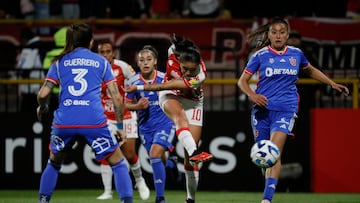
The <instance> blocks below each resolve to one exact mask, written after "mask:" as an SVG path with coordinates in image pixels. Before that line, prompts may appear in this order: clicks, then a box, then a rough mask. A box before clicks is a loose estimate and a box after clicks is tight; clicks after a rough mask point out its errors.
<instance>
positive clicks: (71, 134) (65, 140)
mask: <svg viewBox="0 0 360 203" xmlns="http://www.w3.org/2000/svg"><path fill="white" fill-rule="evenodd" d="M77 137H83V138H84V139H85V140H86V142H87V144H88V145H89V146H90V147H91V148H92V149H93V151H94V152H95V158H96V160H102V159H104V158H105V157H107V156H108V155H109V154H111V153H113V152H114V151H115V149H116V148H117V147H119V143H118V142H117V141H116V138H115V137H114V136H111V132H110V129H109V127H108V125H106V126H104V127H100V128H56V127H54V126H52V130H51V138H50V150H51V151H52V153H54V154H57V153H58V152H61V151H66V150H68V149H71V147H72V146H73V144H74V143H75V141H76V139H77Z"/></svg>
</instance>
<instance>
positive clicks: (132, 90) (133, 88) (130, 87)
mask: <svg viewBox="0 0 360 203" xmlns="http://www.w3.org/2000/svg"><path fill="white" fill-rule="evenodd" d="M136 90H137V87H136V85H131V86H128V87H125V88H124V91H125V92H135V91H136Z"/></svg>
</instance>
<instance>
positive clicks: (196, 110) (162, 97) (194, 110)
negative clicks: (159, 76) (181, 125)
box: [159, 90, 204, 126]
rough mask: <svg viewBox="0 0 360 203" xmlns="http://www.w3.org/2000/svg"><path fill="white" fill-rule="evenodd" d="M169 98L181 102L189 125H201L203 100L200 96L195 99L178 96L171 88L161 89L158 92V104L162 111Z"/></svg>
mask: <svg viewBox="0 0 360 203" xmlns="http://www.w3.org/2000/svg"><path fill="white" fill-rule="evenodd" d="M169 99H176V100H178V101H179V102H180V103H181V104H182V107H183V109H184V111H185V114H186V117H187V119H188V121H189V124H190V125H196V126H202V125H203V114H204V100H203V99H202V98H201V99H200V100H199V101H195V100H191V99H186V98H184V97H181V96H178V95H176V94H175V93H174V92H173V91H171V90H163V91H160V92H159V104H160V107H161V109H162V110H163V111H164V105H165V103H166V102H167V101H168V100H169ZM164 112H165V111H164Z"/></svg>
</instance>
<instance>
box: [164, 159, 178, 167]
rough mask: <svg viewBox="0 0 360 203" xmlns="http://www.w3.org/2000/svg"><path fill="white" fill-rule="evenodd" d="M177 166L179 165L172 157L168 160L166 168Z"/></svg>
mask: <svg viewBox="0 0 360 203" xmlns="http://www.w3.org/2000/svg"><path fill="white" fill-rule="evenodd" d="M175 167H177V166H176V163H175V161H172V160H170V159H167V160H166V168H170V169H172V168H175Z"/></svg>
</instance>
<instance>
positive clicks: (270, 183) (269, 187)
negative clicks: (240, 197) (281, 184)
mask: <svg viewBox="0 0 360 203" xmlns="http://www.w3.org/2000/svg"><path fill="white" fill-rule="evenodd" d="M277 183H278V181H277V179H275V178H267V179H266V180H265V189H264V194H263V199H267V200H269V201H270V202H271V201H272V198H273V196H274V193H275V189H276V186H277Z"/></svg>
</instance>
